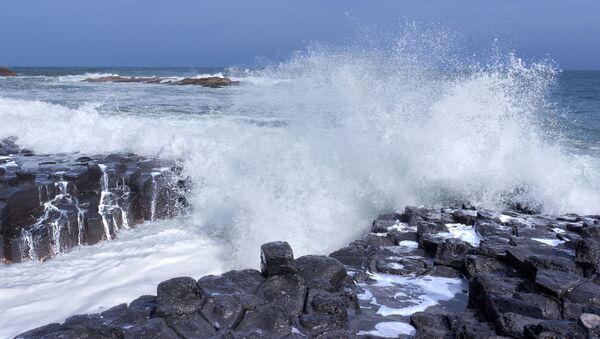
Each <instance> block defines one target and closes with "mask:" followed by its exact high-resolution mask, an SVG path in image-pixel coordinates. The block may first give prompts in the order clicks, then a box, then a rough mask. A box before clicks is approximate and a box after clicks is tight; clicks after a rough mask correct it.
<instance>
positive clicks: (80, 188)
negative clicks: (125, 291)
mask: <svg viewBox="0 0 600 339" xmlns="http://www.w3.org/2000/svg"><path fill="white" fill-rule="evenodd" d="M179 173H180V168H178V166H177V165H176V164H175V163H174V162H169V161H159V160H156V159H151V158H144V157H140V156H137V155H135V154H111V155H95V156H82V155H81V154H52V155H41V154H33V153H32V152H30V151H28V150H22V149H19V148H18V147H17V146H16V145H15V144H14V142H13V140H3V141H0V260H1V261H4V262H9V263H16V262H21V261H23V260H29V259H34V260H45V259H48V258H50V257H52V256H54V255H57V254H59V253H63V252H67V251H69V250H70V249H72V248H73V247H75V246H79V245H86V244H95V243H98V242H100V241H102V240H109V239H114V238H115V237H116V236H117V234H118V232H119V231H120V230H123V229H128V228H130V227H133V226H135V225H136V224H139V223H141V222H143V221H146V220H154V219H161V218H168V217H172V216H174V215H176V214H177V213H179V212H180V211H181V209H182V208H183V207H184V206H185V198H184V193H185V192H184V191H185V186H186V185H185V181H184V180H183V178H181V176H180V174H179Z"/></svg>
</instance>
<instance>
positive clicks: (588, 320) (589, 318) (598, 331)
mask: <svg viewBox="0 0 600 339" xmlns="http://www.w3.org/2000/svg"><path fill="white" fill-rule="evenodd" d="M579 325H580V326H581V327H583V329H584V330H585V332H586V334H587V335H588V336H589V337H590V338H600V315H597V314H593V313H582V314H581V315H580V316H579Z"/></svg>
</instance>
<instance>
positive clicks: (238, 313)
mask: <svg viewBox="0 0 600 339" xmlns="http://www.w3.org/2000/svg"><path fill="white" fill-rule="evenodd" d="M257 304H258V303H257ZM257 304H256V305H257ZM256 305H252V306H256ZM244 306H248V305H244V303H243V302H242V300H240V298H239V296H238V295H215V296H210V297H208V298H207V300H206V302H205V303H204V305H203V306H202V308H201V310H200V313H201V314H202V316H203V317H204V318H206V319H207V320H208V321H209V322H210V324H211V325H212V326H213V327H214V328H216V329H218V330H221V329H231V328H234V327H235V326H236V325H237V324H238V323H239V322H240V321H241V320H242V317H243V316H244V313H245V311H246V307H244Z"/></svg>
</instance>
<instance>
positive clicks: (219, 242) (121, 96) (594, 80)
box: [0, 52, 600, 337]
mask: <svg viewBox="0 0 600 339" xmlns="http://www.w3.org/2000/svg"><path fill="white" fill-rule="evenodd" d="M14 70H15V71H16V72H17V73H18V74H19V76H18V77H13V78H0V138H5V137H11V136H14V137H17V138H18V139H17V143H18V144H19V145H20V146H22V147H25V148H29V149H31V150H33V151H34V152H36V153H59V152H80V153H82V154H98V153H109V152H135V153H137V154H140V155H145V156H155V157H159V158H165V159H174V160H176V161H178V162H181V164H182V166H183V168H184V175H185V176H189V177H190V178H191V180H192V182H193V184H194V185H193V188H192V192H191V193H190V196H189V202H190V204H191V209H190V211H189V212H188V213H186V214H185V215H182V216H180V217H177V218H175V219H173V220H159V221H155V222H149V223H145V224H142V225H140V226H138V227H137V228H136V229H133V230H127V231H123V232H121V233H119V235H118V238H117V239H115V240H112V241H106V242H104V243H100V244H97V245H94V246H84V247H80V248H78V249H75V250H74V251H72V252H70V253H66V254H62V255H60V256H57V257H56V258H53V259H52V260H49V261H47V262H43V263H42V262H26V263H22V264H16V265H5V266H2V267H0V305H3V316H2V317H0V337H8V336H12V335H15V334H17V333H19V332H22V331H24V330H27V329H30V328H33V327H36V326H39V325H43V324H46V323H49V322H55V321H62V320H64V319H65V318H66V317H67V316H69V315H72V314H76V313H83V312H97V311H99V310H102V309H105V308H107V307H109V306H112V305H116V304H118V303H122V302H128V301H130V300H132V299H134V298H135V297H137V296H139V295H141V294H153V293H155V286H156V284H157V283H158V282H160V281H162V280H165V279H168V278H171V277H173V276H181V275H184V276H192V277H195V278H198V277H200V276H203V275H206V274H217V273H220V272H223V271H225V270H228V269H232V268H240V267H248V266H249V267H257V266H258V262H259V245H260V244H261V243H264V242H267V241H272V240H286V241H288V242H289V243H290V244H291V246H292V248H293V249H294V251H295V254H296V256H299V255H302V254H307V253H329V252H330V251H332V250H334V249H337V248H339V247H341V246H344V245H346V244H347V243H348V242H350V241H352V240H354V239H356V238H358V237H360V236H361V234H363V233H364V232H365V231H366V230H367V229H368V228H369V226H370V222H371V221H372V220H373V219H374V218H375V217H376V216H377V215H378V214H379V213H383V212H388V211H392V210H395V209H402V208H403V207H404V206H405V205H408V204H414V205H423V204H425V205H436V204H442V203H448V202H459V201H469V202H471V203H472V204H475V205H479V206H483V207H489V208H502V207H503V206H507V205H511V204H515V203H520V204H525V205H527V206H531V207H532V208H536V209H539V210H541V211H543V212H547V213H567V212H576V213H581V214H598V213H600V209H599V206H600V71H568V70H558V69H557V68H556V67H555V66H553V65H552V64H548V63H543V62H542V63H525V62H523V61H522V60H520V59H517V58H514V57H510V58H507V59H506V61H505V62H503V63H500V64H498V63H494V64H493V65H490V66H481V65H476V66H475V65H469V66H468V67H462V68H460V69H458V70H449V69H440V70H436V69H433V68H430V67H427V65H421V64H420V63H419V62H415V61H414V60H412V59H411V60H408V61H407V60H406V59H405V58H403V57H402V56H398V55H396V56H389V55H386V56H382V55H372V54H370V53H332V54H327V53H320V52H314V53H307V54H306V55H299V56H296V57H294V58H292V59H291V60H289V61H287V62H283V63H280V64H276V65H273V66H268V67H264V68H254V69H245V68H202V67H198V68H189V67H188V68H15V69H14ZM107 75H120V76H161V77H170V78H173V79H179V78H183V77H204V76H209V75H210V76H227V77H230V78H232V79H234V80H239V81H240V84H239V85H237V86H232V87H225V88H217V89H213V88H203V87H198V86H174V85H167V84H142V83H88V82H82V80H84V79H86V78H94V77H100V76H107Z"/></svg>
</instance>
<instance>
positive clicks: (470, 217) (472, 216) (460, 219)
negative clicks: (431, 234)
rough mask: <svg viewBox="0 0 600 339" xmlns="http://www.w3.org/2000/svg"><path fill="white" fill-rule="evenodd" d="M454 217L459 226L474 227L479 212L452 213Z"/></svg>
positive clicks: (463, 211) (461, 211)
mask: <svg viewBox="0 0 600 339" xmlns="http://www.w3.org/2000/svg"><path fill="white" fill-rule="evenodd" d="M452 217H453V218H454V220H455V221H456V222H457V223H459V224H464V225H474V224H475V221H476V220H477V211H474V210H465V209H461V210H457V211H455V212H454V213H452Z"/></svg>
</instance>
